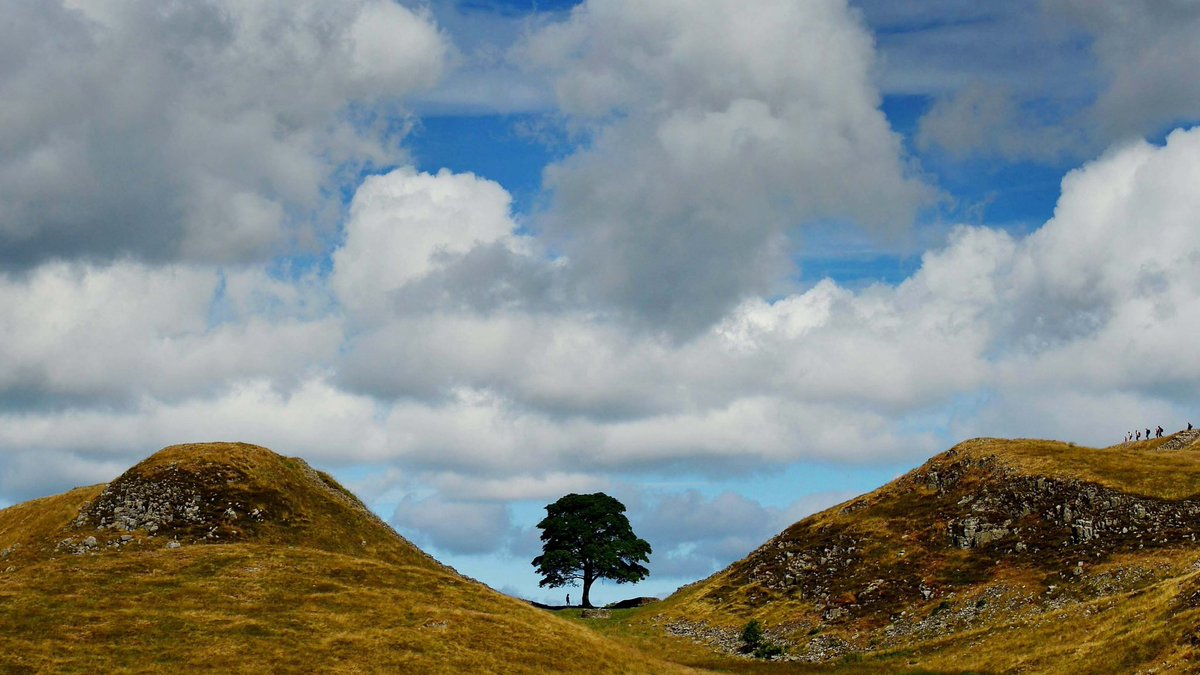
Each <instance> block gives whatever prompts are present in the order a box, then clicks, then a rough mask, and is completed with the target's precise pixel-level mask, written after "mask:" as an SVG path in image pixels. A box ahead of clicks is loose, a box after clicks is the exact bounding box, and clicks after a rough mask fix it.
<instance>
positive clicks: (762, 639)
mask: <svg viewBox="0 0 1200 675" xmlns="http://www.w3.org/2000/svg"><path fill="white" fill-rule="evenodd" d="M741 651H742V653H743V654H753V655H754V658H756V659H772V658H775V657H776V656H780V655H782V654H783V647H781V646H780V645H777V644H775V643H773V642H770V641H768V640H767V639H766V635H765V634H764V633H763V627H762V624H761V623H759V622H758V619H751V620H750V623H747V624H746V627H745V628H743V629H742V649H741Z"/></svg>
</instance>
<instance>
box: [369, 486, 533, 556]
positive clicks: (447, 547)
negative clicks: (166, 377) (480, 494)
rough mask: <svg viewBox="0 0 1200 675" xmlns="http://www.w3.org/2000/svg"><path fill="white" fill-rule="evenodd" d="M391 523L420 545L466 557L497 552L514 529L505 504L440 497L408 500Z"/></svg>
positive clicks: (399, 508)
mask: <svg viewBox="0 0 1200 675" xmlns="http://www.w3.org/2000/svg"><path fill="white" fill-rule="evenodd" d="M391 523H392V524H393V525H395V526H396V528H397V529H398V530H399V531H400V533H401V534H405V535H408V536H410V537H412V538H413V539H414V540H415V541H416V542H417V543H418V544H426V545H433V546H435V547H437V548H438V549H439V550H442V551H447V552H450V553H463V554H472V553H486V552H492V551H495V550H497V549H498V548H500V547H502V546H503V545H504V544H505V542H506V541H507V540H508V538H509V537H510V535H511V534H512V530H513V527H512V519H511V515H510V514H509V510H508V507H507V506H505V505H503V504H497V503H494V502H493V503H487V502H484V503H480V502H461V501H447V500H444V499H441V498H438V497H431V498H427V499H419V500H418V499H411V498H405V499H404V500H402V501H401V502H400V504H399V505H398V506H397V507H396V511H395V513H393V514H392V518H391Z"/></svg>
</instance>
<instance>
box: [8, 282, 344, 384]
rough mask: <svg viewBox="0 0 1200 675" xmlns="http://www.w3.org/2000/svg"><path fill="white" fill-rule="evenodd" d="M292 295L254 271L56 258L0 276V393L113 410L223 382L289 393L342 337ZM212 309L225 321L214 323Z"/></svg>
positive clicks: (291, 290) (332, 323)
mask: <svg viewBox="0 0 1200 675" xmlns="http://www.w3.org/2000/svg"><path fill="white" fill-rule="evenodd" d="M223 278H224V279H225V280H226V281H228V283H229V285H228V286H225V287H224V288H225V289H228V288H230V287H231V288H232V289H233V291H232V292H230V293H228V295H227V294H226V293H224V292H223V290H222V289H223V286H222V279H223ZM250 286H252V287H254V288H255V289H256V290H255V291H254V292H253V296H254V297H248V296H249V295H251V294H250V293H249V292H248V291H246V290H245V289H246V288H247V287H250ZM284 289H286V290H284ZM295 295H296V292H295V289H294V288H292V287H288V285H286V284H282V283H280V282H274V281H271V280H270V279H269V278H268V277H267V275H265V274H263V273H261V272H256V271H248V270H241V271H238V270H233V271H231V272H230V274H229V275H228V276H225V277H223V276H222V275H221V274H220V273H218V272H217V271H216V270H214V269H212V268H208V267H203V266H192V265H169V266H163V267H153V266H147V265H143V264H139V263H132V262H119V263H114V264H111V265H93V264H87V263H66V262H54V263H47V264H45V265H42V266H39V267H38V268H36V269H34V270H31V271H30V272H29V273H27V274H24V275H18V276H4V275H0V314H2V315H3V316H4V317H6V319H5V321H3V322H0V341H2V342H3V347H2V348H0V392H3V393H6V394H7V395H8V396H9V397H14V398H17V397H22V396H23V397H26V398H28V399H30V400H38V399H40V398H45V397H62V398H63V399H65V400H72V399H74V400H75V401H76V403H83V402H87V401H92V402H93V403H100V402H102V403H103V404H104V405H105V406H108V407H111V406H113V405H119V404H122V403H124V404H131V403H133V402H135V401H137V400H138V399H139V398H140V397H143V396H151V397H157V398H160V399H166V400H170V399H178V398H183V397H187V396H195V395H204V394H209V393H212V392H213V391H214V387H223V386H224V382H225V381H227V380H230V379H243V378H255V377H265V378H271V379H273V380H275V381H276V382H278V383H279V384H280V385H281V386H286V385H287V384H288V383H294V382H296V381H297V380H298V379H302V378H303V377H304V375H305V373H306V371H308V370H309V369H310V368H311V367H312V364H314V363H319V362H321V361H323V360H328V359H329V357H330V356H332V355H333V354H334V353H336V350H337V348H338V345H339V343H340V342H341V340H342V332H341V328H340V326H339V324H338V323H337V322H336V321H335V320H332V319H330V318H329V317H328V315H323V314H321V313H319V312H315V311H313V312H308V313H307V315H305V314H303V313H302V314H300V315H297V313H296V312H294V311H291V310H289V309H287V305H289V304H294V303H296V302H301V303H302V304H304V303H307V302H308V301H307V300H305V301H300V300H298V299H297V298H294V297H292V298H291V299H290V300H289V299H288V298H287V297H285V296H295ZM214 303H218V304H221V305H222V307H223V308H224V310H226V311H227V312H228V316H226V317H225V318H226V321H225V322H223V323H217V324H213V323H212V316H211V314H212V310H213V306H214Z"/></svg>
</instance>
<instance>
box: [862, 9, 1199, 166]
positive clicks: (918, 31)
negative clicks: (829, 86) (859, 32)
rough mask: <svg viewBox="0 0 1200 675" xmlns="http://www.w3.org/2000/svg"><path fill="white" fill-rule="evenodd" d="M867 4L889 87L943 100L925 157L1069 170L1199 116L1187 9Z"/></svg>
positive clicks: (931, 119) (928, 118)
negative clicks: (1067, 163) (930, 153)
mask: <svg viewBox="0 0 1200 675" xmlns="http://www.w3.org/2000/svg"><path fill="white" fill-rule="evenodd" d="M861 4H862V5H863V6H864V9H865V11H866V14H867V16H868V18H869V19H870V20H871V22H872V24H873V25H875V26H878V27H880V28H882V29H883V32H882V33H881V47H880V48H881V51H882V53H883V58H884V63H885V69H884V75H883V78H882V86H883V87H884V89H885V90H886V91H888V92H889V93H899V94H918V95H924V96H930V97H932V98H933V99H934V103H933V105H932V106H931V107H930V109H929V110H928V112H927V113H926V114H925V116H924V117H923V118H922V119H921V121H920V125H919V133H918V141H919V143H920V146H921V148H922V149H923V150H930V149H933V148H940V149H943V150H946V151H948V152H949V153H950V154H951V155H952V156H954V157H956V158H958V159H964V158H969V157H979V156H983V157H1000V158H1004V159H1008V160H1016V159H1032V160H1035V161H1042V162H1049V163H1061V162H1063V161H1064V160H1076V159H1082V158H1084V157H1087V156H1090V155H1094V154H1096V153H1098V152H1100V151H1102V150H1103V149H1104V148H1105V147H1107V146H1109V145H1111V144H1113V143H1120V142H1127V141H1129V140H1131V139H1136V138H1142V137H1145V136H1153V135H1156V134H1159V133H1162V132H1163V131H1165V130H1167V129H1170V128H1171V127H1173V126H1176V125H1179V124H1181V123H1194V122H1195V121H1197V120H1198V119H1200V117H1198V116H1200V85H1198V84H1197V83H1196V81H1195V78H1194V77H1192V76H1191V73H1192V72H1193V71H1194V70H1195V69H1196V67H1197V66H1198V65H1200V47H1197V44H1196V40H1194V39H1192V36H1194V35H1195V33H1196V31H1197V30H1198V28H1200V9H1198V8H1197V7H1196V6H1194V5H1192V4H1190V3H1185V2H1184V3H1181V2H1145V1H1141V0H1135V1H1131V2H1112V3H1105V4H1104V5H1103V6H1097V5H1096V4H1095V3H1090V2H1083V1H1078V0H1040V1H1037V2H1034V1H1032V0H1031V1H1025V2H1009V3H990V4H986V5H983V4H980V5H978V6H971V7H969V8H965V9H964V8H962V7H959V8H958V9H955V10H950V9H949V8H947V7H946V6H944V5H941V4H938V3H923V5H924V8H923V9H918V10H915V11H914V8H912V7H910V6H908V5H906V4H904V3H890V2H875V1H874V0H864V1H863V2H862V3H861ZM958 4H960V5H961V3H958ZM889 29H890V30H889Z"/></svg>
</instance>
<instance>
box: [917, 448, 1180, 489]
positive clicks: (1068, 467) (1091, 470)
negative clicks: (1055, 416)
mask: <svg viewBox="0 0 1200 675" xmlns="http://www.w3.org/2000/svg"><path fill="white" fill-rule="evenodd" d="M1168 440H1170V436H1167V437H1165V438H1160V439H1153V440H1150V441H1142V442H1140V443H1131V444H1129V445H1127V446H1122V445H1117V446H1113V447H1110V448H1103V449H1097V448H1089V447H1085V446H1080V445H1075V444H1073V443H1062V442H1058V441H1044V440H1031V439H1019V440H1001V439H975V440H972V441H966V442H964V443H961V444H959V445H958V446H956V447H955V450H956V451H958V452H959V454H961V455H966V456H975V457H980V458H982V457H987V456H996V457H998V458H999V459H1000V460H1001V461H1003V462H1004V463H1005V464H1006V465H1008V466H1010V467H1012V468H1014V469H1016V470H1018V471H1019V472H1021V473H1024V474H1026V475H1031V476H1045V477H1047V478H1058V479H1074V480H1081V481H1086V482H1090V483H1096V484H1098V485H1102V486H1104V487H1108V488H1112V489H1116V490H1121V491H1122V492H1125V493H1128V494H1131V495H1138V496H1143V497H1154V498H1157V499H1190V498H1195V497H1200V451H1197V450H1195V449H1194V446H1193V449H1187V450H1180V451H1160V450H1157V448H1158V447H1159V446H1161V445H1163V444H1164V443H1166V442H1167V441H1168ZM939 457H941V456H940V455H939ZM935 461H936V460H935Z"/></svg>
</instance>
